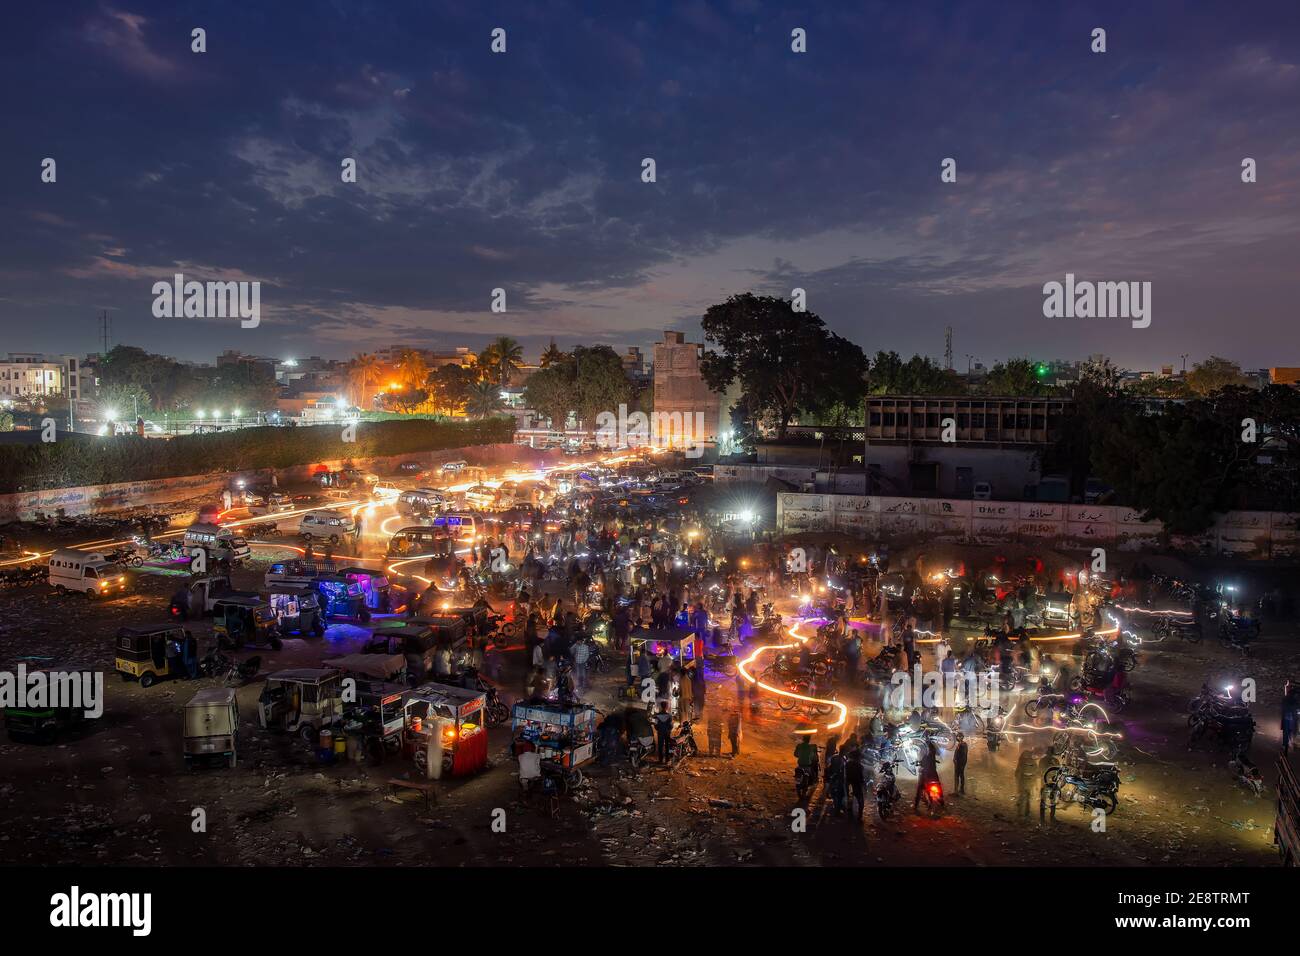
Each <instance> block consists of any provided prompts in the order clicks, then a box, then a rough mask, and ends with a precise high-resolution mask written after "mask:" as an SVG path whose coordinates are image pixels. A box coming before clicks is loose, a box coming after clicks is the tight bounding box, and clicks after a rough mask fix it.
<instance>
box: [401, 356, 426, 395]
mask: <svg viewBox="0 0 1300 956" xmlns="http://www.w3.org/2000/svg"><path fill="white" fill-rule="evenodd" d="M397 377H398V381H399V382H401V384H402V385H404V386H405V387H406V388H407V390H411V391H414V390H419V389H423V388H424V384H425V382H427V381H428V380H429V366H428V365H426V364H425V361H424V356H423V355H421V354H420V353H419V352H416V351H414V350H408V351H406V352H403V353H402V358H401V360H400V361H399V362H398V363H397Z"/></svg>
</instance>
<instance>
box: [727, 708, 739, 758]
mask: <svg viewBox="0 0 1300 956" xmlns="http://www.w3.org/2000/svg"><path fill="white" fill-rule="evenodd" d="M740 734H741V731H740V702H739V701H737V702H736V709H735V710H733V711H731V712H730V713H729V714H727V741H728V742H729V743H730V744H731V759H732V760H735V759H736V758H737V757H739V756H740Z"/></svg>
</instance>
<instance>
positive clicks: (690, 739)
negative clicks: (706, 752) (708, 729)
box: [668, 720, 700, 767]
mask: <svg viewBox="0 0 1300 956" xmlns="http://www.w3.org/2000/svg"><path fill="white" fill-rule="evenodd" d="M699 752H700V748H699V745H698V744H696V743H695V734H694V733H693V732H692V730H691V721H689V720H683V721H682V725H681V726H680V727H679V728H677V734H676V736H674V737H673V739H672V741H671V743H670V744H669V748H668V766H669V767H676V766H677V765H678V764H679V763H681V762H682V761H683V760H685V759H686V758H687V757H694V756H695V755H696V754H698V753H699Z"/></svg>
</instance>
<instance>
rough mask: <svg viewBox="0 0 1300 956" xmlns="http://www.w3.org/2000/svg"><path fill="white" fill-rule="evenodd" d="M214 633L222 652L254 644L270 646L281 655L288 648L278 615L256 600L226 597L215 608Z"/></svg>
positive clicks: (258, 599) (213, 612)
mask: <svg viewBox="0 0 1300 956" xmlns="http://www.w3.org/2000/svg"><path fill="white" fill-rule="evenodd" d="M212 633H213V634H214V635H215V636H216V638H217V646H218V647H222V648H228V647H229V648H236V647H243V646H245V645H246V644H252V645H254V646H256V647H263V646H268V645H269V646H270V648H271V650H273V651H278V650H279V649H280V648H281V647H283V646H284V645H283V642H282V641H281V640H280V628H279V622H278V621H277V620H276V617H275V611H273V610H272V609H271V605H270V604H268V603H267V602H266V601H263V600H262V599H261V598H260V597H256V596H253V597H244V596H242V595H241V596H237V597H226V598H222V599H221V600H220V601H218V602H217V603H216V604H214V605H213V606H212Z"/></svg>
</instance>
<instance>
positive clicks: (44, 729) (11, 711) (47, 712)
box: [4, 674, 90, 744]
mask: <svg viewBox="0 0 1300 956" xmlns="http://www.w3.org/2000/svg"><path fill="white" fill-rule="evenodd" d="M28 676H29V677H30V676H31V675H30V674H29V675H28ZM78 676H80V675H78ZM50 679H53V678H50ZM4 719H5V731H6V732H7V733H8V735H9V739H10V740H12V741H14V742H15V743H27V742H30V743H37V744H52V743H54V742H55V741H56V740H58V739H59V738H60V737H61V736H64V735H73V734H77V733H78V732H80V731H83V730H85V729H86V727H87V726H88V724H89V721H90V718H88V717H87V716H86V709H85V704H84V703H83V704H82V705H81V706H76V707H73V706H58V707H47V706H42V705H38V704H34V703H31V702H29V701H22V702H21V704H15V705H14V706H12V707H6V708H4Z"/></svg>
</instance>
